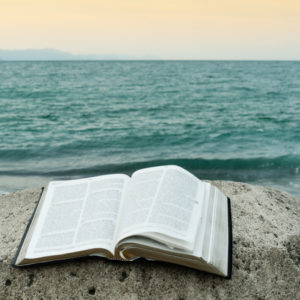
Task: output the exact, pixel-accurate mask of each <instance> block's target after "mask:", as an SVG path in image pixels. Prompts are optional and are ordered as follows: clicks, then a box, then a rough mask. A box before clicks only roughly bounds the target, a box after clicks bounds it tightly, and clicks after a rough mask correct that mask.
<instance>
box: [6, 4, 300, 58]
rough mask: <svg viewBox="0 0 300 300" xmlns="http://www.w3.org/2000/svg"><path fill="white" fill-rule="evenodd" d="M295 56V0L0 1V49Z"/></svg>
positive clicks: (299, 25)
mask: <svg viewBox="0 0 300 300" xmlns="http://www.w3.org/2000/svg"><path fill="white" fill-rule="evenodd" d="M41 48H55V49H59V50H63V51H67V52H71V53H73V54H100V55H117V56H122V55H123V56H129V57H135V58H147V57H149V58H161V59H271V60H272V59H284V60H285V59H287V60H299V59H300V0H106V1H103V0H0V49H41Z"/></svg>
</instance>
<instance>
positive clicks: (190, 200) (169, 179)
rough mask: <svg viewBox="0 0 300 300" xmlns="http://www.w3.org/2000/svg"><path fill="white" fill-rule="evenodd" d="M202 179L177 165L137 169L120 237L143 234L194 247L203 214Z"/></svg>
mask: <svg viewBox="0 0 300 300" xmlns="http://www.w3.org/2000/svg"><path fill="white" fill-rule="evenodd" d="M199 182H200V181H199V179H198V178H196V177H195V176H193V175H192V174H190V173H189V172H187V171H185V170H184V169H182V168H180V167H177V166H166V167H156V168H148V169H143V170H140V171H138V172H136V173H134V174H133V176H132V178H131V182H130V183H129V185H128V189H127V192H126V196H125V201H124V203H126V207H125V208H124V209H122V219H121V221H120V225H119V228H120V231H119V236H118V238H119V240H120V239H122V238H125V237H128V236H130V235H134V234H142V235H143V236H148V237H151V238H154V239H156V240H158V241H160V242H164V243H167V244H168V245H170V246H171V247H179V248H184V249H188V250H192V249H193V244H194V240H195V235H196V231H197V225H198V222H199V214H200V209H199V208H200V204H201V193H202V191H201V189H199Z"/></svg>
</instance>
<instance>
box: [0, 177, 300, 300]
mask: <svg viewBox="0 0 300 300" xmlns="http://www.w3.org/2000/svg"><path fill="white" fill-rule="evenodd" d="M212 183H213V184H215V185H216V186H218V187H219V188H220V189H221V190H223V192H224V193H225V194H226V195H227V196H229V197H230V198H231V202H232V204H231V205H232V221H233V273H232V279H231V280H227V279H223V278H221V277H217V276H214V275H211V274H207V273H204V272H199V271H195V270H192V269H188V268H184V267H180V266H176V265H171V264H166V263H159V262H147V261H137V262H132V263H122V262H117V261H108V260H105V259H101V258H94V259H93V258H83V259H79V260H76V261H69V262H63V263H55V264H52V265H44V266H35V267H28V268H23V269H18V268H14V267H12V266H11V263H12V260H13V257H14V255H15V253H16V251H17V247H18V244H19V242H20V240H21V238H22V235H23V233H24V230H25V228H26V225H27V222H28V220H29V218H30V216H31V214H32V211H33V209H34V206H35V203H36V201H37V199H38V196H39V192H40V191H39V190H26V191H21V192H16V193H12V194H8V195H1V196H0V207H1V210H0V241H1V243H0V299H33V298H34V299H53V298H54V299H81V298H87V299H89V298H90V299H93V298H94V299H148V298H151V299H300V266H299V255H300V249H299V248H300V238H299V231H300V226H299V207H300V205H299V204H300V199H298V198H296V197H294V196H292V195H290V194H287V193H285V192H281V191H277V190H273V189H269V188H265V187H260V186H252V185H248V184H244V183H237V182H228V181H227V182H226V181H214V182H212Z"/></svg>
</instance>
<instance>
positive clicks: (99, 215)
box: [26, 175, 129, 258]
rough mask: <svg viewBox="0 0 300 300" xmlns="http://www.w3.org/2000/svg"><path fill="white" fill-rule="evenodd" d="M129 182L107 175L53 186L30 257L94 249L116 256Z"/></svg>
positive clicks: (126, 177) (121, 177) (32, 242)
mask: <svg viewBox="0 0 300 300" xmlns="http://www.w3.org/2000/svg"><path fill="white" fill-rule="evenodd" d="M128 181H129V177H128V176H126V175H107V176H98V177H93V178H87V179H78V180H69V181H56V182H55V181H54V182H51V183H50V184H49V186H48V189H47V194H46V198H45V201H44V203H43V207H42V209H41V213H40V216H39V219H38V222H37V224H36V227H35V229H34V232H33V236H32V240H31V242H30V244H29V247H28V251H27V255H26V257H27V258H34V257H40V256H48V255H59V254H64V253H68V252H75V251H81V250H86V249H90V248H104V249H107V250H108V251H110V252H112V253H113V250H114V244H113V242H114V240H113V238H114V234H115V230H116V220H117V216H118V213H119V209H120V202H121V199H122V196H123V191H124V187H125V185H126V182H128Z"/></svg>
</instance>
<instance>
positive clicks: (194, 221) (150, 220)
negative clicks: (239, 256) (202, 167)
mask: <svg viewBox="0 0 300 300" xmlns="http://www.w3.org/2000/svg"><path fill="white" fill-rule="evenodd" d="M87 255H96V256H102V257H106V258H108V259H119V260H135V259H137V258H140V257H143V258H146V259H150V260H158V261H165V262H170V263H176V264H179V265H184V266H188V267H191V268H195V269H198V270H203V271H206V272H210V273H214V274H218V275H221V276H225V277H230V275H231V214H230V202H229V199H228V198H226V197H225V195H224V194H223V193H222V192H221V191H220V190H218V189H217V188H216V187H214V186H213V185H211V184H209V183H206V182H202V181H200V180H199V179H198V178H196V177H195V176H194V175H192V174H191V173H189V172H188V171H186V170H184V169H182V168H180V167H177V166H162V167H153V168H146V169H141V170H138V171H136V172H135V173H133V175H132V176H131V177H129V176H127V175H122V174H115V175H105V176H98V177H91V178H85V179H76V180H66V181H52V182H50V183H49V185H48V186H47V188H46V189H45V190H44V192H43V193H42V196H41V198H40V200H39V202H38V205H37V207H36V209H35V212H34V214H33V217H32V219H31V221H30V223H29V224H28V227H27V230H26V232H25V234H24V237H23V239H22V242H21V244H20V247H19V250H18V253H17V255H16V258H15V262H14V265H15V266H25V265H31V264H36V263H43V262H49V261H54V260H65V259H70V258H75V257H82V256H87Z"/></svg>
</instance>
